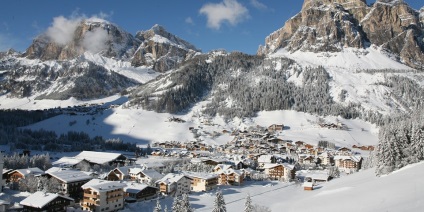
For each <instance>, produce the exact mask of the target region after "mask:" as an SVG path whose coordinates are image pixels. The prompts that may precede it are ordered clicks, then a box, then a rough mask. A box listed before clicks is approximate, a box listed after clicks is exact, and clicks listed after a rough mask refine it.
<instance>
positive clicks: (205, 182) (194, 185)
mask: <svg viewBox="0 0 424 212" xmlns="http://www.w3.org/2000/svg"><path fill="white" fill-rule="evenodd" d="M184 175H185V176H186V177H187V178H189V179H190V182H191V186H190V188H191V191H195V192H199V191H210V190H212V189H214V188H216V187H217V186H218V175H216V174H209V173H197V172H184Z"/></svg>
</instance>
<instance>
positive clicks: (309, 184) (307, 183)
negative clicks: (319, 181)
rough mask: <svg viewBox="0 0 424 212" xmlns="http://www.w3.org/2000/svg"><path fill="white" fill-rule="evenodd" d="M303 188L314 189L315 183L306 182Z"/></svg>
mask: <svg viewBox="0 0 424 212" xmlns="http://www.w3.org/2000/svg"><path fill="white" fill-rule="evenodd" d="M303 187H314V183H313V182H304V183H303Z"/></svg>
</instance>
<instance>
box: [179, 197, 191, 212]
mask: <svg viewBox="0 0 424 212" xmlns="http://www.w3.org/2000/svg"><path fill="white" fill-rule="evenodd" d="M181 212H193V208H191V205H190V201H189V199H188V194H183V198H182V200H181Z"/></svg>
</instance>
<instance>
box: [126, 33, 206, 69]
mask: <svg viewBox="0 0 424 212" xmlns="http://www.w3.org/2000/svg"><path fill="white" fill-rule="evenodd" d="M136 38H137V39H139V40H140V41H141V45H140V46H139V48H138V49H137V51H136V53H135V54H134V57H133V59H132V61H131V64H132V65H133V66H142V65H145V66H152V67H153V69H155V70H156V71H159V72H165V71H167V70H170V69H172V68H175V67H177V65H178V64H179V63H181V62H182V61H184V60H186V59H189V58H192V57H193V56H194V55H195V54H196V53H198V52H200V50H198V49H196V47H194V46H193V45H192V44H190V43H188V42H187V41H184V40H182V39H181V38H178V37H177V36H175V35H173V34H171V33H169V32H167V31H166V30H165V29H164V28H163V27H161V26H159V25H155V26H153V28H152V29H150V30H147V31H141V32H138V33H137V35H136Z"/></svg>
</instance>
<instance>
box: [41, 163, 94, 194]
mask: <svg viewBox="0 0 424 212" xmlns="http://www.w3.org/2000/svg"><path fill="white" fill-rule="evenodd" d="M45 176H47V177H48V178H49V179H52V178H53V179H56V180H57V181H58V182H59V183H60V192H59V193H61V194H64V195H67V196H70V197H72V198H74V199H75V200H79V199H81V198H82V192H83V191H82V188H81V186H82V185H84V184H85V183H87V182H88V181H90V180H91V179H92V177H91V176H89V175H87V174H85V173H84V172H81V171H77V170H60V171H55V172H49V173H46V174H45Z"/></svg>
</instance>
